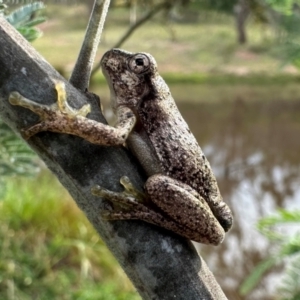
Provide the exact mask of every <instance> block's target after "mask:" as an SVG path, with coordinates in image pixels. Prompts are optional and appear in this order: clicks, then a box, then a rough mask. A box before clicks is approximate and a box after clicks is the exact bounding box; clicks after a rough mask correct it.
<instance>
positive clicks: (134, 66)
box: [129, 54, 150, 74]
mask: <svg viewBox="0 0 300 300" xmlns="http://www.w3.org/2000/svg"><path fill="white" fill-rule="evenodd" d="M149 66H150V61H149V58H148V57H147V56H146V55H145V54H136V55H134V56H133V57H131V59H130V61H129V68H130V70H131V71H133V72H134V73H136V74H142V73H144V72H146V71H147V70H148V69H149Z"/></svg>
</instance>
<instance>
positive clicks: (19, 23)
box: [0, 2, 46, 42]
mask: <svg viewBox="0 0 300 300" xmlns="http://www.w3.org/2000/svg"><path fill="white" fill-rule="evenodd" d="M44 7H45V5H44V4H43V2H33V3H29V4H27V5H23V6H21V7H20V8H18V9H16V10H15V11H13V12H12V13H10V14H9V15H6V16H5V18H6V20H7V21H8V22H9V23H10V24H11V25H13V26H14V27H15V28H16V29H17V30H18V31H19V32H20V33H21V34H22V35H23V36H24V37H25V38H26V39H27V40H28V41H30V42H31V41H34V40H35V39H37V38H38V37H40V36H41V35H42V32H41V31H40V30H39V29H38V28H36V27H35V26H36V25H38V24H40V23H43V22H45V20H46V18H45V17H40V16H38V15H37V12H39V11H40V10H42V9H43V8H44ZM0 9H1V8H0ZM4 12H5V11H4ZM4 12H2V14H4Z"/></svg>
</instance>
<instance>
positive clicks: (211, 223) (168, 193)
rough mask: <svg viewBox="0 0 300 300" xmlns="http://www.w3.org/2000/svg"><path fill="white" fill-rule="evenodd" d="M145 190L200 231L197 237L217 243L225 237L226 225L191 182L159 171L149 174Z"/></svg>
mask: <svg viewBox="0 0 300 300" xmlns="http://www.w3.org/2000/svg"><path fill="white" fill-rule="evenodd" d="M145 190H146V193H147V195H149V197H150V199H151V201H152V202H154V203H155V205H157V206H158V207H159V208H160V209H161V210H162V211H163V212H165V213H166V214H168V216H171V217H172V218H173V219H174V220H175V222H176V223H179V224H180V225H182V226H183V227H184V228H185V229H186V230H189V231H191V232H193V233H194V235H197V239H194V240H196V241H200V242H203V240H206V241H208V242H206V243H211V244H215V245H217V244H219V243H221V242H222V240H223V239H224V236H225V232H224V229H223V228H222V226H221V225H220V223H219V222H218V220H217V219H216V217H215V216H214V214H213V212H212V211H211V209H210V207H209V206H208V204H207V203H206V201H205V200H204V199H203V198H202V197H201V196H200V195H199V194H198V193H197V192H196V191H195V190H194V189H193V188H191V187H190V186H189V185H187V184H184V183H182V182H180V181H178V180H175V179H173V178H170V177H168V176H165V175H160V174H157V175H153V176H151V177H149V178H148V180H147V182H146V184H145Z"/></svg>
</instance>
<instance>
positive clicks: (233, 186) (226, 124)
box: [178, 99, 300, 300]
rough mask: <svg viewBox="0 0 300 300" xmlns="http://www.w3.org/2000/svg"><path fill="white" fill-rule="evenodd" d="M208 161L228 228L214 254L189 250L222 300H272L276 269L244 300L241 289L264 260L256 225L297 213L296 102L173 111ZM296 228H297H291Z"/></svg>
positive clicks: (299, 110) (299, 120)
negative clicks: (228, 213) (227, 210)
mask: <svg viewBox="0 0 300 300" xmlns="http://www.w3.org/2000/svg"><path fill="white" fill-rule="evenodd" d="M178 106H179V108H180V111H181V113H182V115H183V116H184V118H185V119H186V120H187V121H188V123H189V126H190V128H191V130H192V132H193V133H194V135H195V136H196V138H197V140H198V142H199V144H200V145H201V147H202V149H203V151H204V153H205V154H206V156H207V157H208V159H209V161H210V163H211V165H212V168H213V170H214V173H215V174H216V176H217V180H218V183H219V187H220V190H221V193H222V196H223V198H224V200H225V201H226V202H227V203H228V204H229V205H230V207H231V209H232V211H233V214H234V227H233V229H232V230H231V231H230V232H229V233H228V234H227V236H226V239H225V241H224V243H223V244H222V245H221V246H218V247H213V248H212V247H211V246H203V245H199V246H198V245H197V248H198V249H199V251H200V252H201V254H202V256H203V257H204V259H205V260H206V262H207V263H208V264H209V266H210V268H211V270H212V271H213V273H214V274H215V276H216V278H217V280H218V282H219V283H220V285H221V286H222V288H223V290H224V292H225V293H226V295H227V297H228V299H231V300H237V299H251V300H252V299H255V300H256V299H257V300H258V299H266V300H267V299H276V287H277V286H278V285H279V284H280V274H281V272H282V270H283V268H282V267H277V268H276V270H275V269H274V270H272V271H271V272H269V273H268V274H267V275H266V276H265V277H264V278H263V279H262V280H261V281H260V284H259V286H258V287H257V288H256V289H255V291H254V292H253V293H251V294H249V295H248V296H247V297H243V296H241V295H240V294H239V292H238V288H239V286H240V284H241V282H242V281H243V280H244V279H245V278H246V277H247V275H248V274H249V273H250V272H251V270H252V268H253V267H254V266H255V265H256V264H257V263H259V262H260V261H262V260H263V259H264V258H267V257H269V256H270V253H271V252H272V246H271V245H270V243H269V242H268V240H267V239H266V238H265V237H264V236H262V235H261V234H260V233H259V232H258V231H257V229H256V223H257V221H258V220H259V219H260V218H262V217H264V216H270V215H272V214H274V213H275V212H276V209H278V208H286V209H293V208H298V209H299V208H300V184H299V183H300V99H299V100H295V101H280V100H278V101H277V100H274V101H267V102H264V101H255V102H244V101H243V100H242V99H237V100H236V101H232V102H230V103H228V102H227V103H213V104H209V103H199V104H197V103H193V104H189V103H184V102H183V101H182V102H180V103H179V104H178ZM298 227H299V226H298Z"/></svg>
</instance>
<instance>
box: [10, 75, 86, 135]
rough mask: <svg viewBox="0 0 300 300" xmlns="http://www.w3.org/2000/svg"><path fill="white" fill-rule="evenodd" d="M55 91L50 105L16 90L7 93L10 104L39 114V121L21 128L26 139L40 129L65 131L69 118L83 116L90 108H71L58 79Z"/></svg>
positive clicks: (63, 87)
mask: <svg viewBox="0 0 300 300" xmlns="http://www.w3.org/2000/svg"><path fill="white" fill-rule="evenodd" d="M55 90H56V92H57V102H56V103H54V104H52V105H43V104H39V103H37V102H34V101H32V100H30V99H27V98H25V97H23V96H22V95H21V94H20V93H18V92H12V93H11V94H10V95H9V102H10V104H12V105H19V106H22V107H25V108H27V109H30V110H31V111H33V112H34V113H36V114H37V115H39V117H40V119H41V122H40V123H38V124H36V125H34V126H32V127H30V128H28V129H25V130H23V136H24V138H26V139H28V138H30V137H31V136H33V135H35V134H37V133H38V132H41V131H48V130H49V131H54V132H66V131H67V129H69V127H70V126H69V124H68V123H70V122H69V121H70V119H76V118H77V117H79V116H81V117H85V116H86V115H87V114H88V113H89V112H90V110H91V108H90V105H89V104H86V105H84V106H83V107H82V108H81V109H79V110H76V109H74V108H72V107H71V106H70V105H69V104H68V102H67V95H66V90H65V85H64V83H63V82H61V81H59V82H56V83H55Z"/></svg>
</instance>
